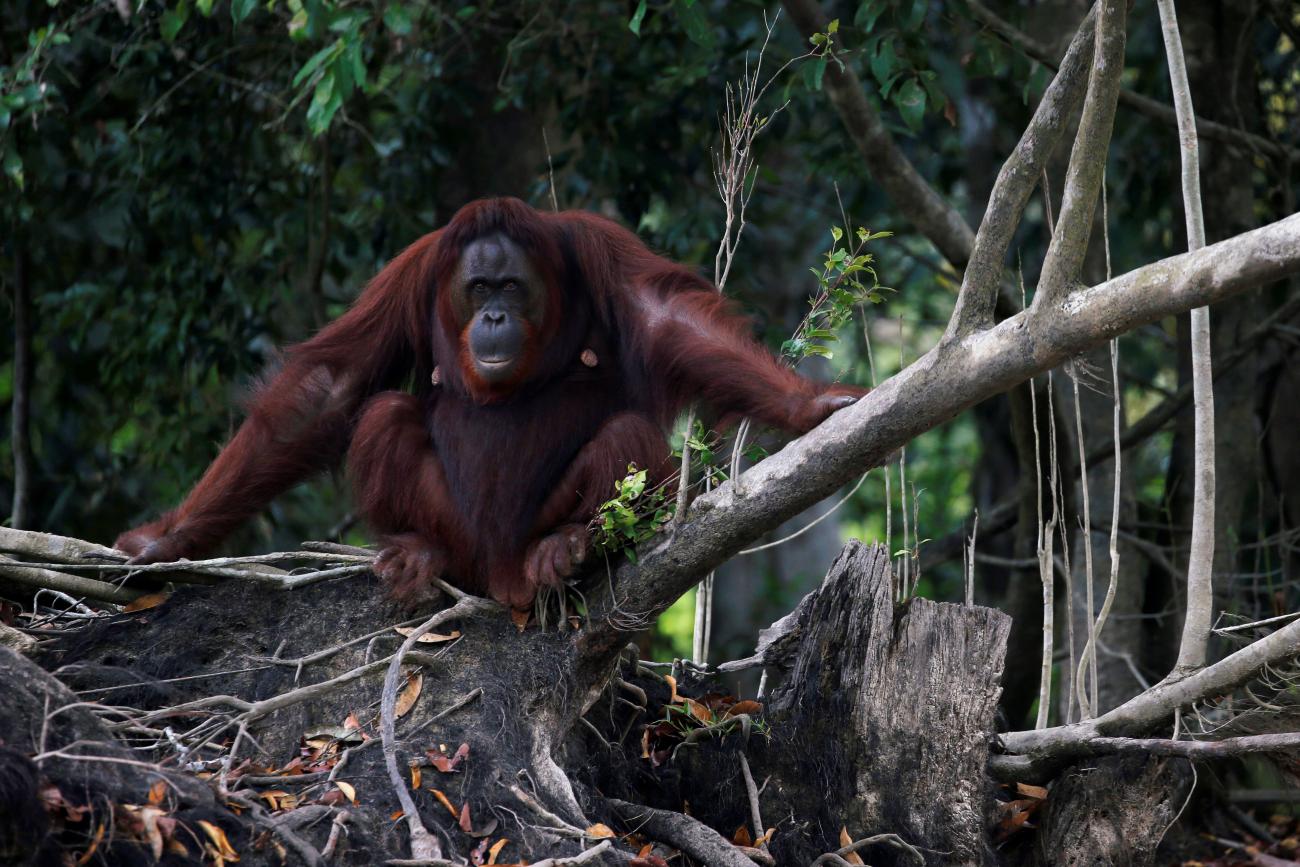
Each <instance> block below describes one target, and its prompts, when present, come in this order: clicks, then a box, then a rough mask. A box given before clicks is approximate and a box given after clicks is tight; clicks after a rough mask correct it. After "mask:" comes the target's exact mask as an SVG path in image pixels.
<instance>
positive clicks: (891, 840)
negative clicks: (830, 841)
mask: <svg viewBox="0 0 1300 867" xmlns="http://www.w3.org/2000/svg"><path fill="white" fill-rule="evenodd" d="M868 846H892V847H894V848H895V849H898V850H900V851H902V852H903V854H905V855H907V857H908V859H909V860H910V861H912V863H914V864H920V865H922V867H925V856H924V855H922V854H921V853H920V851H919V850H918V849H917V848H916V847H915V846H911V845H909V844H908V843H907V842H906V841H905V840H903V838H902V837H899V836H898V835H897V834H876V835H875V836H873V837H864V838H862V839H861V840H854V841H853V842H852V843H850V844H848V845H847V846H841V847H840V848H838V849H836V850H835V851H834V852H827V853H826V854H825V855H822V856H821V857H820V858H818V859H817V860H816V861H814V862H812V867H819V865H821V864H836V865H846V864H850V863H851V862H849V861H847V860H845V856H847V855H852V854H854V853H855V852H860V851H862V850H863V849H866V848H867V847H868Z"/></svg>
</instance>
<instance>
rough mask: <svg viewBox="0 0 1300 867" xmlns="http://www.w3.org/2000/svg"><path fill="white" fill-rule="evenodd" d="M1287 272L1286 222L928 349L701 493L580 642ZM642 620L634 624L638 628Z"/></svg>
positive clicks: (620, 633)
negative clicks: (916, 457)
mask: <svg viewBox="0 0 1300 867" xmlns="http://www.w3.org/2000/svg"><path fill="white" fill-rule="evenodd" d="M1297 272H1300V214H1297V215H1292V216H1291V217H1288V218H1286V219H1284V220H1280V221H1278V222H1276V223H1271V224H1269V225H1267V226H1263V227H1261V228H1259V229H1254V230H1252V231H1250V232H1246V233H1243V234H1241V235H1238V236H1236V237H1234V238H1230V239H1228V240H1226V241H1222V242H1220V243H1218V244H1214V245H1212V246H1209V247H1205V248H1204V249H1202V250H1199V251H1197V252H1195V253H1185V254H1182V255H1179V256H1173V257H1170V258H1168V259H1164V260H1161V261H1159V262H1155V263H1153V264H1150V265H1147V266H1144V267H1142V268H1138V269H1136V270H1134V271H1131V272H1129V273H1127V274H1124V275H1121V276H1119V277H1116V278H1115V279H1113V280H1109V281H1107V282H1105V283H1102V284H1099V285H1097V286H1094V287H1091V288H1083V289H1078V290H1075V291H1073V292H1071V293H1069V294H1068V295H1067V296H1066V297H1064V298H1062V299H1060V301H1059V302H1058V303H1056V304H1052V305H1038V306H1037V307H1035V308H1032V309H1031V310H1029V311H1025V312H1022V313H1019V314H1017V315H1015V316H1013V317H1011V318H1009V319H1006V320H1004V321H1002V322H1000V323H999V324H998V325H997V326H995V327H994V328H992V329H989V330H987V331H983V332H980V333H978V334H975V335H971V336H968V337H965V338H962V339H960V340H949V341H944V342H942V343H940V344H939V345H938V346H936V347H935V348H934V349H932V350H931V351H930V352H928V353H926V354H925V355H924V356H922V357H921V358H920V359H919V360H918V361H917V362H916V363H914V364H912V365H911V366H909V367H908V368H907V369H905V370H904V371H902V372H901V373H899V374H898V375H896V376H894V377H892V378H890V379H889V380H887V381H885V382H884V383H882V384H881V385H880V386H879V387H878V388H877V389H876V390H874V391H873V392H871V393H870V394H868V395H867V396H866V397H864V398H863V399H861V400H860V401H858V402H857V403H855V404H853V405H852V406H850V407H848V408H846V409H844V410H842V411H840V412H837V413H836V414H834V415H833V416H831V417H830V418H829V419H828V420H827V421H826V422H824V423H823V424H822V425H821V426H820V427H818V428H817V429H816V430H815V432H814V433H813V434H811V435H808V436H804V437H801V438H799V439H796V440H794V441H792V442H791V443H789V444H788V445H787V446H786V447H785V448H784V449H782V450H781V451H780V452H778V453H777V454H775V455H773V456H771V457H770V458H768V459H767V460H764V461H762V462H761V463H759V464H758V465H757V466H755V467H753V468H752V469H750V470H749V471H748V472H747V473H745V474H744V482H743V494H737V493H736V491H735V487H734V485H733V484H732V483H731V482H726V483H724V484H723V485H721V486H720V487H719V488H717V489H715V490H714V491H712V492H710V493H707V494H704V495H703V496H701V497H700V498H699V499H698V500H697V501H696V505H695V506H694V507H693V508H692V510H691V515H690V520H688V521H686V522H684V523H682V524H681V525H679V526H678V527H677V529H676V532H675V533H674V534H673V538H672V541H671V543H670V542H669V541H668V540H667V539H665V538H663V537H658V538H656V539H653V540H651V541H650V542H648V543H647V544H646V545H645V546H643V548H642V549H641V551H640V552H639V556H638V562H637V563H636V564H632V563H628V564H625V565H624V566H622V567H621V568H620V569H619V571H618V573H617V575H616V576H615V580H613V581H612V582H610V583H609V584H608V585H607V586H606V587H604V588H602V589H600V590H598V591H596V592H595V593H593V595H592V597H591V598H590V601H591V603H592V609H591V610H592V615H593V616H592V622H591V624H590V627H589V629H588V630H586V631H585V632H584V635H583V636H582V637H581V638H580V641H581V642H583V643H584V644H592V643H596V644H601V645H604V646H607V647H608V649H610V651H611V652H616V651H617V650H618V649H621V648H622V647H623V645H624V644H626V631H625V629H626V628H627V626H628V624H629V622H630V621H632V620H639V619H640V618H643V617H653V616H655V615H657V614H658V613H660V612H661V611H663V610H664V609H665V608H667V607H668V605H670V604H671V603H672V602H673V601H674V600H676V599H677V598H678V597H679V596H681V594H683V593H685V592H686V591H687V590H689V589H690V587H691V585H692V584H693V583H694V582H695V581H697V580H698V579H699V576H700V575H702V574H704V573H705V572H707V571H708V570H709V569H712V568H713V567H715V566H717V565H718V564H719V563H721V562H722V561H724V560H725V559H726V558H728V557H730V556H731V555H733V554H734V553H736V552H737V551H739V550H740V549H741V548H742V547H744V546H745V545H746V544H747V543H749V542H750V541H752V540H753V539H755V538H757V537H758V536H760V535H761V534H762V533H764V532H767V531H768V530H771V529H772V528H774V527H776V526H777V525H778V524H780V523H781V522H782V521H785V520H788V519H789V518H791V517H793V516H794V515H796V514H798V513H799V512H800V511H802V510H804V509H806V508H808V507H809V506H811V505H812V504H813V503H815V502H817V501H818V500H820V499H822V498H824V497H826V496H828V495H829V494H830V493H831V492H832V491H834V490H836V489H837V488H839V487H840V486H841V485H843V484H844V482H845V481H846V480H847V479H849V478H853V477H855V476H856V475H859V474H861V473H862V471H863V470H864V469H865V468H867V467H871V466H876V465H879V464H880V463H882V462H883V461H884V460H885V458H886V457H887V456H888V455H889V454H891V453H892V452H893V451H894V450H896V449H898V448H899V447H901V446H903V445H904V444H906V443H907V442H909V441H910V440H912V439H913V438H914V437H916V436H917V435H919V434H921V433H924V432H925V431H927V430H930V429H931V428H933V427H936V426H937V425H939V424H942V423H943V422H946V421H948V420H949V419H951V418H952V417H953V416H955V415H956V414H958V413H959V412H961V411H962V410H964V409H966V408H968V407H970V406H973V405H975V404H976V403H979V402H980V401H982V400H985V399H987V398H989V397H992V396H993V395H995V394H999V393H1001V392H1003V391H1006V390H1007V389H1009V388H1011V387H1012V386H1014V385H1017V384H1018V383H1020V382H1023V381H1025V380H1026V379H1028V378H1029V377H1031V376H1034V375H1036V374H1038V373H1041V372H1043V371H1045V370H1048V369H1050V368H1052V367H1055V366H1056V365H1058V364H1060V363H1061V362H1062V361H1064V360H1066V359H1067V358H1071V357H1073V356H1075V355H1078V354H1079V353H1081V352H1083V351H1085V350H1088V349H1090V348H1092V347H1095V346H1099V345H1101V344H1103V343H1105V342H1106V341H1107V340H1109V339H1110V338H1111V337H1114V336H1116V335H1119V334H1123V333H1124V332H1126V331H1130V330H1132V329H1134V328H1137V327H1138V326H1140V325H1145V324H1146V323H1148V322H1154V321H1156V320H1158V319H1161V318H1163V317H1165V316H1171V315H1175V314H1178V313H1182V312H1185V311H1187V310H1190V309H1192V308H1193V307H1200V306H1204V305H1206V304H1211V303H1215V302H1217V301H1221V300H1223V299H1225V298H1229V297H1231V296H1233V295H1236V294H1238V293H1240V292H1244V291H1246V290H1247V289H1252V288H1255V287H1257V286H1260V285H1262V284H1265V283H1268V282H1271V281H1274V280H1279V279H1282V278H1284V277H1287V276H1289V275H1291V274H1294V273H1297ZM641 622H644V621H641Z"/></svg>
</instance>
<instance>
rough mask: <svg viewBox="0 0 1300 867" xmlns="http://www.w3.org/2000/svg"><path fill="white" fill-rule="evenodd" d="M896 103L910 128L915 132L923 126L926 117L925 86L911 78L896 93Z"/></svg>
mask: <svg viewBox="0 0 1300 867" xmlns="http://www.w3.org/2000/svg"><path fill="white" fill-rule="evenodd" d="M894 105H896V106H898V110H899V112H900V113H901V114H902V115H903V121H904V122H905V123H906V124H907V126H908V128H909V129H911V130H912V131H913V132H915V131H917V130H919V129H920V128H921V121H922V120H924V119H925V88H924V87H922V86H921V84H920V82H918V81H917V80H916V79H915V78H909V79H908V80H907V83H906V84H904V85H903V86H902V87H900V88H899V89H898V92H897V93H895V94H894Z"/></svg>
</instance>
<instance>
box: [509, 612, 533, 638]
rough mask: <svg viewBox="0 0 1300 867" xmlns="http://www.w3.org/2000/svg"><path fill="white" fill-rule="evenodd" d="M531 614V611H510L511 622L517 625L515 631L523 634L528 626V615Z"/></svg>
mask: <svg viewBox="0 0 1300 867" xmlns="http://www.w3.org/2000/svg"><path fill="white" fill-rule="evenodd" d="M531 613H532V612H531V611H517V610H515V609H513V608H512V609H510V620H511V622H513V623H514V624H515V629H518V630H519V631H520V632H523V631H524V629H525V628H526V627H527V626H528V615H530V614H531Z"/></svg>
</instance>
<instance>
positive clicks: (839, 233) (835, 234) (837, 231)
mask: <svg viewBox="0 0 1300 867" xmlns="http://www.w3.org/2000/svg"><path fill="white" fill-rule="evenodd" d="M831 237H832V238H834V239H835V241H836V243H838V242H839V240H840V238H843V237H844V230H843V229H841V228H840V227H839V226H831Z"/></svg>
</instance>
